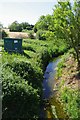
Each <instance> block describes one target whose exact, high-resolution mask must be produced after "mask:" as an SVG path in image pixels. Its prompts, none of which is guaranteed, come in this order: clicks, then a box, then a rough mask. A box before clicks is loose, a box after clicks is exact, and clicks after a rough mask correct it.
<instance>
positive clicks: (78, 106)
mask: <svg viewBox="0 0 80 120" xmlns="http://www.w3.org/2000/svg"><path fill="white" fill-rule="evenodd" d="M71 51H73V50H70V51H69V52H68V53H67V54H65V55H64V56H63V57H62V60H61V62H60V63H59V64H58V67H57V74H56V79H57V80H58V82H59V83H58V86H55V87H56V89H57V90H58V94H59V96H58V99H60V101H61V103H62V104H63V106H64V110H65V111H66V112H67V114H68V115H69V117H70V119H73V120H75V119H78V120H79V119H80V93H79V92H80V90H79V89H78V87H76V88H75V89H73V87H71V85H69V84H68V83H67V81H68V80H69V79H70V78H68V76H70V75H68V74H64V72H65V71H64V70H63V69H64V68H68V67H70V69H71V66H68V64H66V61H67V59H68V58H69V57H70V54H71ZM75 62H76V61H75ZM74 64H75V63H74ZM67 72H68V71H67ZM75 73H76V72H75ZM62 75H63V76H64V77H62ZM67 75H68V76H67ZM74 86H75V84H74Z"/></svg>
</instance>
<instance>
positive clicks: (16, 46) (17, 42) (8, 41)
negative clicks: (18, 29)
mask: <svg viewBox="0 0 80 120" xmlns="http://www.w3.org/2000/svg"><path fill="white" fill-rule="evenodd" d="M4 50H5V51H7V52H18V53H22V39H19V38H4Z"/></svg>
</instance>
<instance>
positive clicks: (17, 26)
mask: <svg viewBox="0 0 80 120" xmlns="http://www.w3.org/2000/svg"><path fill="white" fill-rule="evenodd" d="M9 29H10V31H13V32H21V31H22V27H21V25H20V24H19V23H18V22H17V21H14V22H13V23H12V24H11V25H10V26H9Z"/></svg>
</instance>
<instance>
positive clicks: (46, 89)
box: [43, 59, 60, 99]
mask: <svg viewBox="0 0 80 120" xmlns="http://www.w3.org/2000/svg"><path fill="white" fill-rule="evenodd" d="M59 61H60V59H57V60H55V61H53V62H50V63H49V64H48V66H47V68H46V71H45V73H44V80H43V99H48V98H50V97H51V96H52V95H53V85H54V82H55V81H54V76H55V72H56V69H55V68H56V66H57V64H58V62H59Z"/></svg>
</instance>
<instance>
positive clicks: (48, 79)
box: [41, 58, 68, 120]
mask: <svg viewBox="0 0 80 120" xmlns="http://www.w3.org/2000/svg"><path fill="white" fill-rule="evenodd" d="M59 61H60V58H57V59H55V60H54V61H52V62H50V63H49V64H48V66H47V67H46V71H45V73H44V80H43V106H42V108H41V109H42V112H41V117H42V118H51V119H52V120H53V118H56V119H57V120H59V119H62V118H63V120H66V119H67V120H68V117H67V115H66V114H65V112H64V110H63V107H62V105H61V103H60V102H59V101H58V100H57V99H56V94H55V90H54V84H55V83H56V81H55V74H56V67H57V64H58V62H59Z"/></svg>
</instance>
